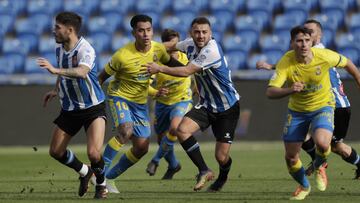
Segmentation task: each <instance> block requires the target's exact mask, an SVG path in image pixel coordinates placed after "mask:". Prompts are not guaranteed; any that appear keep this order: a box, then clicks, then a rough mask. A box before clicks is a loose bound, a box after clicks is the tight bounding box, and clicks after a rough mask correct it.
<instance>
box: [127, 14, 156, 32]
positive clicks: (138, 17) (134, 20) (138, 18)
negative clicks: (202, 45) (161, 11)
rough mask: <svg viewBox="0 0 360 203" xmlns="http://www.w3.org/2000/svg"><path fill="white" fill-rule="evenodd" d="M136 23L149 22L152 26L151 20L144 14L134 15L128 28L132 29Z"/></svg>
mask: <svg viewBox="0 0 360 203" xmlns="http://www.w3.org/2000/svg"><path fill="white" fill-rule="evenodd" d="M138 22H150V24H151V25H152V18H151V17H150V16H148V15H144V14H138V15H134V16H133V17H132V18H131V20H130V26H131V27H132V28H133V29H134V28H135V27H136V25H137V24H138Z"/></svg>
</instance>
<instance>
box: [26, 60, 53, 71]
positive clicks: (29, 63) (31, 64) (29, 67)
mask: <svg viewBox="0 0 360 203" xmlns="http://www.w3.org/2000/svg"><path fill="white" fill-rule="evenodd" d="M37 58H38V57H27V58H26V60H25V67H24V73H25V74H34V73H44V74H48V71H46V70H44V69H41V68H40V67H39V66H38V65H37V63H36V59H37Z"/></svg>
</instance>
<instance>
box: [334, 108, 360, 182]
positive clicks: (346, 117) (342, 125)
mask: <svg viewBox="0 0 360 203" xmlns="http://www.w3.org/2000/svg"><path fill="white" fill-rule="evenodd" d="M350 117H351V109H350V107H349V108H336V109H335V116H334V125H335V128H334V134H333V139H332V142H331V150H332V152H334V153H336V154H338V155H340V156H341V158H342V159H343V160H344V161H346V162H348V163H350V164H352V165H355V166H356V167H357V170H356V173H355V179H359V178H360V157H359V155H358V153H357V152H356V150H355V149H354V148H352V147H351V146H349V145H347V144H345V143H344V142H343V140H344V139H345V137H346V134H347V130H348V127H349V122H350Z"/></svg>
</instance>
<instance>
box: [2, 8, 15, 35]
mask: <svg viewBox="0 0 360 203" xmlns="http://www.w3.org/2000/svg"><path fill="white" fill-rule="evenodd" d="M13 24H14V16H13V15H11V14H5V13H4V14H1V13H0V35H1V36H3V35H5V34H7V33H8V32H11V31H12V29H13Z"/></svg>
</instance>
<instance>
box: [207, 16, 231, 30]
mask: <svg viewBox="0 0 360 203" xmlns="http://www.w3.org/2000/svg"><path fill="white" fill-rule="evenodd" d="M211 16H213V17H214V18H215V19H216V20H215V22H214V24H213V22H211V27H212V29H213V30H218V31H222V32H224V31H226V30H228V29H230V28H231V27H232V25H233V23H232V22H233V20H234V19H235V14H234V13H232V12H230V11H213V12H212V15H211Z"/></svg>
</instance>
